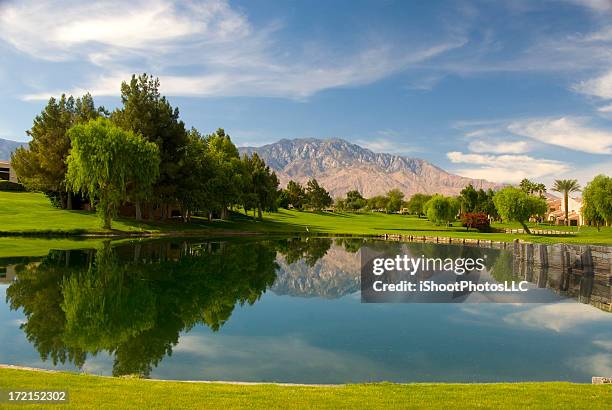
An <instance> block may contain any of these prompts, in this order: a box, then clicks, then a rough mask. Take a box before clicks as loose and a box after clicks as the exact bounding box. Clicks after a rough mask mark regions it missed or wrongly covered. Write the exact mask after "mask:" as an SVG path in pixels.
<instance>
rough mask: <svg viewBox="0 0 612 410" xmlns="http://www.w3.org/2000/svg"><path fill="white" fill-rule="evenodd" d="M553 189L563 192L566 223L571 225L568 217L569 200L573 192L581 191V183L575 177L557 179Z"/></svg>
mask: <svg viewBox="0 0 612 410" xmlns="http://www.w3.org/2000/svg"><path fill="white" fill-rule="evenodd" d="M553 191H556V192H563V201H564V204H565V225H567V226H569V219H568V214H569V212H568V209H567V208H568V200H569V194H570V193H571V192H577V191H580V184H578V181H577V180H575V179H557V180H555V184H554V185H553Z"/></svg>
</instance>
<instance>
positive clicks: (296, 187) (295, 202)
mask: <svg viewBox="0 0 612 410" xmlns="http://www.w3.org/2000/svg"><path fill="white" fill-rule="evenodd" d="M285 191H286V192H287V201H288V203H289V204H290V205H291V206H293V208H294V209H302V207H303V206H304V203H305V202H306V191H305V190H304V187H303V186H302V185H301V184H300V183H299V182H296V181H293V180H291V181H289V182H288V183H287V188H286V189H285Z"/></svg>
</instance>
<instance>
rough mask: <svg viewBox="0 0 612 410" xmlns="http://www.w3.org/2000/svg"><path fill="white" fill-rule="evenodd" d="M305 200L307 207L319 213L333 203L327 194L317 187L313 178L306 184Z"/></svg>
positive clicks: (317, 184)
mask: <svg viewBox="0 0 612 410" xmlns="http://www.w3.org/2000/svg"><path fill="white" fill-rule="evenodd" d="M306 198H307V202H308V205H309V206H310V207H311V208H312V209H314V210H316V211H320V210H321V209H323V208H325V207H326V206H330V205H331V204H332V203H333V200H332V197H331V196H330V195H329V192H327V191H326V190H325V188H323V187H322V186H321V185H319V183H318V182H317V180H316V179H314V178H313V179H311V180H310V181H308V184H306Z"/></svg>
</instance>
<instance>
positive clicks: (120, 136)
mask: <svg viewBox="0 0 612 410" xmlns="http://www.w3.org/2000/svg"><path fill="white" fill-rule="evenodd" d="M68 136H69V137H70V140H71V142H72V150H71V151H70V155H69V156H68V158H67V161H66V162H67V164H68V171H67V174H66V180H67V182H68V186H69V187H70V188H71V189H72V190H73V191H74V192H78V191H83V192H85V193H86V194H87V195H89V197H90V199H91V201H92V203H93V202H94V201H96V200H97V202H98V206H97V210H98V213H99V215H100V218H101V220H102V227H103V228H105V229H110V228H111V221H112V218H113V216H114V215H115V214H116V210H117V207H118V206H119V204H120V203H121V202H122V201H125V200H126V199H127V198H128V190H129V189H130V187H131V189H132V190H133V191H138V192H144V191H147V190H148V189H150V187H151V185H152V184H153V183H154V182H155V179H156V178H157V177H158V175H159V150H158V148H157V146H156V145H155V144H153V143H150V142H147V141H145V140H144V139H143V138H142V137H141V136H139V135H136V134H134V133H133V132H130V131H125V130H122V129H120V128H118V127H116V126H114V125H113V124H112V123H111V122H110V121H109V120H107V119H103V118H100V119H97V120H92V121H90V122H88V123H86V124H77V125H75V126H73V127H72V128H70V130H68Z"/></svg>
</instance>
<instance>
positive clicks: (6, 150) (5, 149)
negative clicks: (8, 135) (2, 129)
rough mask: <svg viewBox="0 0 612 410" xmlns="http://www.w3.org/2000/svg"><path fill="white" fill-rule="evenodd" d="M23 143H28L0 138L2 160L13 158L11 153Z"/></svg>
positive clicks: (0, 158) (0, 156)
mask: <svg viewBox="0 0 612 410" xmlns="http://www.w3.org/2000/svg"><path fill="white" fill-rule="evenodd" d="M22 145H26V143H25V142H17V141H11V140H5V139H2V138H0V160H8V159H11V153H12V152H13V151H15V150H16V149H17V148H19V147H21V146H22Z"/></svg>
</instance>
